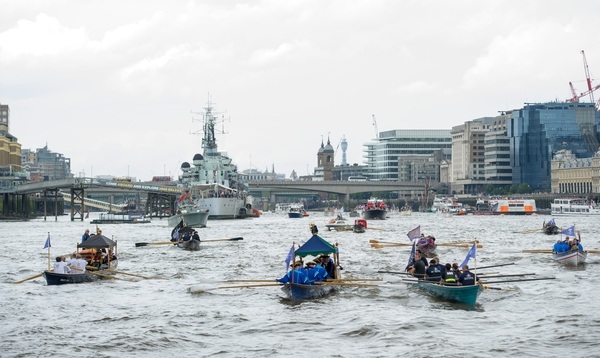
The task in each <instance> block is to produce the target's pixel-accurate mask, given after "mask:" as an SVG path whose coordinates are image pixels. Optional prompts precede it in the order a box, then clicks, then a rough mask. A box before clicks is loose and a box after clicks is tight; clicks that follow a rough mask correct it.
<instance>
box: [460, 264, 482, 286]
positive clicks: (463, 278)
mask: <svg viewBox="0 0 600 358" xmlns="http://www.w3.org/2000/svg"><path fill="white" fill-rule="evenodd" d="M477 282H479V277H477ZM474 284H475V275H474V274H473V273H472V272H471V271H469V266H467V265H464V266H463V267H462V273H461V274H460V276H458V285H459V286H473V285H474Z"/></svg>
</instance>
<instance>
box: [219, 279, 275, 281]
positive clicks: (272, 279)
mask: <svg viewBox="0 0 600 358" xmlns="http://www.w3.org/2000/svg"><path fill="white" fill-rule="evenodd" d="M222 282H273V279H270V280H224V281H222Z"/></svg>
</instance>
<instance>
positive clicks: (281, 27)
mask: <svg viewBox="0 0 600 358" xmlns="http://www.w3.org/2000/svg"><path fill="white" fill-rule="evenodd" d="M507 4H509V5H507ZM510 4H511V3H510V2H507V1H489V2H485V3H480V2H477V1H463V2H458V3H456V2H454V3H448V2H443V1H420V2H416V1H409V2H394V1H353V2H347V1H341V0H340V1H329V2H321V1H316V0H315V1H292V2H278V1H202V2H197V1H185V2H184V1H175V2H172V3H170V4H168V5H163V3H162V2H159V1H124V2H118V3H117V2H115V3H111V2H108V3H107V2H104V1H86V2H78V1H74V0H63V1H52V0H51V1H44V2H35V3H30V2H17V1H9V0H0V5H2V8H3V9H5V10H4V11H3V12H1V13H0V103H2V104H7V105H9V107H10V110H11V114H10V133H11V134H12V135H14V136H15V137H17V138H18V141H19V143H21V145H22V147H23V148H27V149H32V150H35V149H36V148H42V147H44V146H45V145H48V148H49V149H50V150H52V151H53V152H56V153H61V154H63V155H64V156H65V157H67V158H70V159H71V171H72V172H73V174H74V175H76V176H78V174H79V173H83V172H85V175H86V176H90V175H92V174H93V175H94V176H97V175H115V176H132V177H136V178H138V179H142V180H146V179H150V178H151V177H152V176H157V175H160V176H162V175H171V176H172V177H174V178H177V176H178V175H179V174H180V170H179V167H180V165H181V163H182V162H184V161H187V162H191V160H192V158H193V156H194V154H196V153H201V152H202V149H201V146H200V143H201V135H193V134H191V133H193V132H197V131H199V130H200V129H201V123H200V122H198V121H193V120H192V119H193V118H199V116H197V115H194V114H193V113H192V112H201V111H202V109H203V107H204V106H205V105H206V103H207V100H208V99H209V94H210V100H211V102H212V103H213V105H214V108H215V110H216V111H217V112H219V113H222V114H223V115H224V116H225V118H230V120H229V121H227V122H226V123H224V126H225V131H226V132H227V134H224V135H217V144H218V146H219V150H221V151H224V152H226V153H227V154H228V155H229V156H230V157H231V158H232V159H233V161H234V163H235V164H237V165H238V169H239V171H242V170H245V169H257V170H260V171H264V170H265V169H267V170H269V171H271V169H272V168H273V167H274V168H275V171H276V172H277V173H282V174H285V175H286V177H287V178H289V177H290V174H291V172H292V170H295V171H296V173H297V174H298V175H307V174H312V172H313V170H314V168H315V167H316V165H317V159H316V158H317V151H318V149H319V148H320V145H321V141H323V142H324V143H325V144H326V143H327V139H328V138H329V139H330V141H331V145H332V146H333V147H334V149H335V148H337V146H338V145H339V142H340V140H341V139H342V137H345V138H346V140H347V143H348V150H347V162H348V164H350V165H352V164H354V163H357V164H359V165H362V164H363V160H362V149H363V144H364V143H367V142H369V141H372V140H373V139H374V138H375V137H376V131H375V129H376V128H377V129H378V132H382V131H386V130H395V129H403V130H404V129H406V130H410V129H447V130H449V129H451V128H452V127H453V126H457V125H461V124H463V123H464V122H466V121H470V120H473V119H476V118H481V117H489V116H495V115H497V114H498V112H501V111H507V110H512V109H517V108H522V107H523V104H524V103H527V102H550V101H563V100H566V99H568V98H570V97H571V91H570V88H569V82H572V83H573V85H574V87H575V89H576V90H577V92H578V93H580V92H584V91H585V90H586V88H585V86H586V84H585V80H586V76H585V73H584V67H583V61H582V55H581V53H580V52H581V50H585V55H586V58H587V63H588V65H589V71H590V74H591V79H592V82H593V84H594V85H598V84H599V83H600V79H599V80H595V78H594V73H600V50H596V49H595V46H594V45H596V44H597V43H598V40H597V39H596V37H597V36H596V33H597V32H596V30H598V29H599V28H600V25H598V24H597V21H596V19H597V15H599V14H600V4H596V3H595V2H592V1H574V2H571V3H569V6H565V5H564V3H563V2H559V1H547V2H544V3H543V4H540V3H539V2H536V1H522V2H519V3H518V6H511V5H510ZM432 9H435V10H432ZM584 10H585V11H584ZM596 98H600V93H597V94H596ZM585 101H588V99H587V98H586V99H585ZM373 115H374V116H375V120H376V124H377V125H376V126H374V125H373V118H372V116H373ZM375 127H376V128H375ZM341 161H342V151H341V148H340V149H339V150H338V153H336V157H335V162H336V164H339V163H340V162H341ZM92 172H93V173H92Z"/></svg>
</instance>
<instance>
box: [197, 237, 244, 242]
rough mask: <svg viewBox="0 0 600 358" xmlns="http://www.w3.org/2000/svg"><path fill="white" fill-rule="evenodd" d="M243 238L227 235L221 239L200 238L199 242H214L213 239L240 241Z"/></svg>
mask: <svg viewBox="0 0 600 358" xmlns="http://www.w3.org/2000/svg"><path fill="white" fill-rule="evenodd" d="M240 240H244V238H243V237H228V238H222V239H214V240H200V242H215V241H240Z"/></svg>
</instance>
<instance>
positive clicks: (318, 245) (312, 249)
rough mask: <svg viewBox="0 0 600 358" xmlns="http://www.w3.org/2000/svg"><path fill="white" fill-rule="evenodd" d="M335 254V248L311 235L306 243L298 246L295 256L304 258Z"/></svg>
mask: <svg viewBox="0 0 600 358" xmlns="http://www.w3.org/2000/svg"><path fill="white" fill-rule="evenodd" d="M335 252H337V248H336V247H335V246H333V245H331V244H330V243H328V242H327V241H325V240H323V238H321V237H320V236H318V235H313V236H312V237H311V238H310V239H308V241H307V242H306V243H305V244H304V245H302V246H300V247H299V248H298V249H297V250H296V252H295V254H296V255H298V256H300V257H305V256H308V255H311V256H317V255H319V254H332V253H335Z"/></svg>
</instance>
